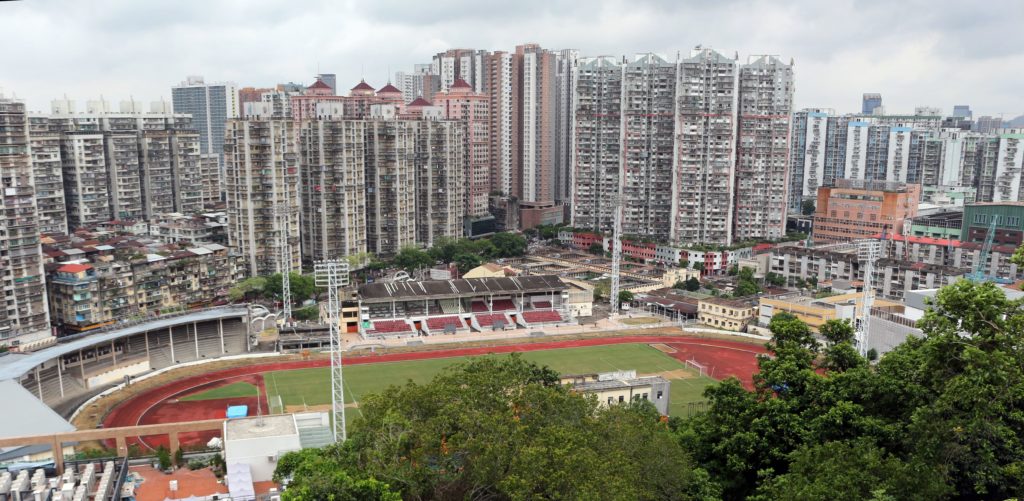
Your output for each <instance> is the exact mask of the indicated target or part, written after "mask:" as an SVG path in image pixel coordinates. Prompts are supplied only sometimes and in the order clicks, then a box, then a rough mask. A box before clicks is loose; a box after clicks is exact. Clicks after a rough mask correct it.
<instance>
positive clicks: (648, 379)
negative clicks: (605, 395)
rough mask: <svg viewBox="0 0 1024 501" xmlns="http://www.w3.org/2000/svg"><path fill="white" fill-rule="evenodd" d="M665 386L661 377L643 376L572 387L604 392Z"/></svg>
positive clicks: (665, 381) (666, 381)
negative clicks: (658, 385)
mask: <svg viewBox="0 0 1024 501" xmlns="http://www.w3.org/2000/svg"><path fill="white" fill-rule="evenodd" d="M658 383H661V384H667V383H668V380H667V379H665V378H663V377H661V376H643V377H638V378H633V379H613V380H611V381H587V382H584V383H577V384H574V385H573V386H572V388H573V389H574V390H578V391H588V392H589V391H606V390H618V389H622V388H636V387H637V386H650V385H653V384H658Z"/></svg>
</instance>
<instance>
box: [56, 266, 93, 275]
mask: <svg viewBox="0 0 1024 501" xmlns="http://www.w3.org/2000/svg"><path fill="white" fill-rule="evenodd" d="M91 269H92V266H89V265H87V264H65V265H64V266H61V267H60V268H57V271H61V272H64V273H81V272H83V271H85V270H91Z"/></svg>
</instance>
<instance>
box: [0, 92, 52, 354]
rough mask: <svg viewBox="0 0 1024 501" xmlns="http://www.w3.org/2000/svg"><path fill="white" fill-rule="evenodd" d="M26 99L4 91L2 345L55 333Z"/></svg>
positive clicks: (0, 113) (0, 112) (0, 118)
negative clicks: (7, 95)
mask: <svg viewBox="0 0 1024 501" xmlns="http://www.w3.org/2000/svg"><path fill="white" fill-rule="evenodd" d="M28 132H29V123H28V117H27V115H26V114H25V105H24V103H22V102H20V101H15V100H13V99H4V98H3V97H2V96H0V180H2V181H3V186H4V191H3V193H2V194H0V200H2V202H3V209H4V211H3V216H2V217H0V227H2V229H3V231H2V232H0V239H2V240H3V249H4V259H3V261H2V267H3V273H2V274H0V282H2V283H3V288H4V290H5V291H7V292H6V301H5V305H4V307H3V308H0V345H2V346H7V347H11V346H18V345H28V344H30V343H35V342H38V341H42V340H46V339H48V338H49V337H50V330H49V322H50V321H49V316H48V310H47V305H46V287H45V280H44V278H43V264H42V263H43V261H42V257H43V256H42V251H41V249H40V247H39V230H40V228H39V216H38V212H37V208H36V196H35V186H34V183H33V174H34V173H33V167H32V152H31V149H30V148H31V146H30V142H29V135H28Z"/></svg>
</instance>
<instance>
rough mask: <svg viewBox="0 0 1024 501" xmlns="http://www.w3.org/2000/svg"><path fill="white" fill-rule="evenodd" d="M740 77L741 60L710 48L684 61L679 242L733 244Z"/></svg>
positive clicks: (678, 178)
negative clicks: (738, 71) (737, 62)
mask: <svg viewBox="0 0 1024 501" xmlns="http://www.w3.org/2000/svg"><path fill="white" fill-rule="evenodd" d="M737 76H738V75H737V64H736V60H735V59H734V58H728V57H726V56H723V55H722V54H720V53H718V52H715V51H714V50H712V49H709V48H697V49H695V50H694V51H692V52H691V54H690V56H689V57H687V58H684V59H683V60H682V61H680V63H679V80H680V82H681V85H680V86H679V90H678V92H677V102H678V109H677V111H676V113H677V114H678V115H677V123H678V125H677V127H678V130H677V138H678V139H677V141H678V142H677V144H676V153H675V155H676V161H677V166H676V169H677V173H676V184H675V194H674V196H675V200H674V201H673V203H674V205H675V211H674V212H675V218H674V223H673V233H672V241H673V242H676V243H680V244H692V243H717V244H726V245H728V244H730V243H732V239H733V219H734V218H733V198H732V197H733V176H734V170H733V169H734V167H735V158H736V156H735V155H736V128H737V123H736V111H737V107H738V103H737V100H738V95H737V86H738V82H737Z"/></svg>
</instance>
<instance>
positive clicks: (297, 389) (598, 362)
mask: <svg viewBox="0 0 1024 501" xmlns="http://www.w3.org/2000/svg"><path fill="white" fill-rule="evenodd" d="M482 356H508V355H482ZM522 356H523V358H524V359H526V360H529V361H531V362H534V363H536V364H538V365H542V366H543V365H547V366H548V367H551V368H552V369H554V370H556V371H558V372H559V373H561V374H581V373H592V372H609V371H616V370H636V372H637V374H638V375H641V374H658V373H668V372H670V371H675V373H674V374H673V376H676V377H678V376H680V375H682V376H684V377H682V378H679V379H676V378H674V377H669V379H671V381H672V388H671V392H670V395H671V402H670V407H669V414H670V415H673V416H676V415H678V416H685V412H686V406H687V404H689V403H691V402H698V401H702V400H703V397H702V395H701V393H702V392H703V391H704V388H705V387H706V386H707V385H709V384H711V383H713V382H714V380H713V379H711V378H709V377H701V376H700V375H698V374H697V372H696V371H694V370H693V369H692V368H688V367H687V366H686V365H685V364H683V363H682V362H680V361H678V360H676V359H674V358H672V357H670V356H668V355H666V354H664V353H662V352H660V351H658V350H656V349H654V348H652V347H650V346H648V345H646V344H617V345H605V346H589V347H582V348H562V349H553V350H539V351H530V352H525V353H522ZM468 358H469V357H454V358H438V359H430V360H417V361H410V362H389V363H380V364H360V365H352V366H347V367H345V402H346V404H349V406H350V407H354V408H352V409H350V410H349V411H348V412H347V413H346V414H347V416H346V417H347V418H348V419H346V421H348V420H349V419H351V417H350V416H353V415H355V414H357V413H358V412H359V411H358V406H357V405H355V406H354V405H352V404H354V403H358V402H359V400H360V398H362V396H363V395H367V394H372V393H379V392H381V391H383V390H385V389H386V388H387V387H388V386H391V385H401V384H405V383H406V382H407V381H410V380H411V381H413V382H416V383H426V382H428V381H430V379H431V378H433V377H434V375H436V374H437V373H439V372H440V371H441V370H442V369H444V368H445V367H448V366H450V365H453V364H456V363H459V362H462V361H465V360H467V359H468ZM662 375H665V374H662ZM263 380H264V385H265V386H266V391H267V396H268V397H269V399H270V400H271V401H272V402H273V401H276V400H277V398H276V397H280V399H281V400H280V401H281V402H282V403H283V404H284V406H285V407H286V409H287V410H288V411H289V412H293V411H298V410H302V409H303V408H309V409H311V410H312V409H324V408H325V406H328V405H329V404H330V403H331V392H330V391H331V388H330V387H331V381H330V369H329V368H326V367H323V368H314V369H296V370H286V371H275V372H269V373H266V374H264V378H263Z"/></svg>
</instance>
